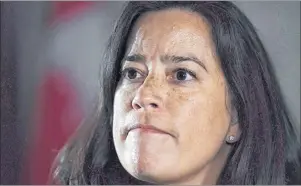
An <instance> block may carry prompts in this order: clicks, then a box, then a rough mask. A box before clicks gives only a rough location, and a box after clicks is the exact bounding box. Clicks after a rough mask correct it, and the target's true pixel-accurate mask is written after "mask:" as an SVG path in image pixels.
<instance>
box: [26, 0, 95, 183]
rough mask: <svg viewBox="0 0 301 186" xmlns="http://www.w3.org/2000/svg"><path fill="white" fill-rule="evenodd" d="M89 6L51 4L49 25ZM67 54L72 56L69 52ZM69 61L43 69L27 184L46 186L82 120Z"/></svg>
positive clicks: (78, 95)
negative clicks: (58, 156) (55, 160)
mask: <svg viewBox="0 0 301 186" xmlns="http://www.w3.org/2000/svg"><path fill="white" fill-rule="evenodd" d="M91 5H92V2H86V1H82V2H53V16H52V20H51V23H54V22H55V23H57V22H59V23H62V22H64V21H67V22H68V21H71V20H72V18H74V17H76V16H77V15H79V14H80V13H82V12H84V11H86V10H88V8H89V7H91ZM49 26H50V25H49ZM50 39H51V38H50ZM52 39H53V38H52ZM59 45H60V44H59ZM59 45H58V46H59ZM63 53H64V51H63ZM50 54H52V51H50ZM69 55H72V54H71V53H70V52H69ZM69 62H70V61H68V62H66V60H65V59H64V58H59V57H57V56H56V57H54V60H53V61H52V64H50V66H51V68H49V67H46V69H45V70H44V71H45V73H44V74H43V77H42V81H41V85H40V86H39V88H38V94H37V95H38V96H37V99H36V100H35V101H36V107H35V110H34V116H35V120H34V125H33V127H34V130H33V131H32V132H31V133H32V136H33V141H32V144H31V145H30V147H29V153H28V154H27V160H26V164H27V166H26V167H25V169H24V174H23V176H24V177H25V180H26V181H25V180H24V181H25V183H26V184H38V185H43V184H48V181H49V180H48V179H49V174H50V168H51V165H52V163H53V161H54V159H55V157H56V155H57V153H58V151H59V149H61V148H62V147H63V145H64V144H65V143H66V141H67V140H68V138H69V137H70V136H71V134H73V133H74V132H75V130H76V128H77V127H78V125H79V124H80V122H81V121H82V119H83V117H84V111H83V110H84V109H83V105H81V103H82V95H81V94H80V93H79V89H78V87H80V83H79V82H78V81H77V79H76V78H74V73H76V72H72V64H68V63H69ZM62 64H63V65H62ZM63 66H64V67H63Z"/></svg>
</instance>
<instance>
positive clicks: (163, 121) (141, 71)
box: [113, 9, 237, 184]
mask: <svg viewBox="0 0 301 186" xmlns="http://www.w3.org/2000/svg"><path fill="white" fill-rule="evenodd" d="M121 66H122V67H121V68H122V69H121V71H122V77H121V79H120V82H119V85H118V87H117V90H116V92H115V99H114V119H113V137H114V145H115V148H116V151H117V155H118V158H119V160H120V162H121V164H122V165H123V167H124V168H125V169H126V170H127V171H128V172H129V173H130V174H131V175H132V176H134V177H136V178H138V179H141V180H144V181H148V182H152V183H162V184H167V183H170V184H176V183H178V184H200V183H206V184H212V183H213V184H214V183H215V182H216V179H217V177H218V176H219V174H220V171H221V169H222V167H223V166H224V163H225V161H226V157H227V154H228V152H229V150H230V147H229V146H228V145H226V138H227V137H228V136H229V135H235V134H236V132H237V130H236V129H237V127H235V126H236V125H231V123H230V113H229V109H228V107H227V100H228V98H227V94H226V82H225V78H224V76H223V73H222V71H221V69H220V67H219V65H218V59H217V57H216V55H215V53H214V46H213V43H212V39H211V36H210V30H209V27H208V25H207V24H206V22H205V21H204V20H203V19H202V18H201V17H200V16H199V15H198V14H196V13H192V12H189V11H185V10H179V9H170V10H163V11H158V12H150V13H147V14H145V15H143V16H142V17H141V18H140V19H139V20H138V22H137V23H136V25H135V26H134V29H133V30H132V33H131V35H130V38H129V41H128V44H127V51H126V53H125V55H124V60H123V61H122V65H121Z"/></svg>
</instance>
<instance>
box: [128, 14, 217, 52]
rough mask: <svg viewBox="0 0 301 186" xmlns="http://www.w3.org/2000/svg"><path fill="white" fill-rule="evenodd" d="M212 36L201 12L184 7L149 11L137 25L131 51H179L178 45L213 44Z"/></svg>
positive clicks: (131, 37) (131, 40)
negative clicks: (181, 8)
mask: <svg viewBox="0 0 301 186" xmlns="http://www.w3.org/2000/svg"><path fill="white" fill-rule="evenodd" d="M166 23H168V24H166ZM210 38H211V37H210V32H209V27H208V24H207V23H206V21H205V20H204V19H203V18H202V17H201V16H200V15H199V14H197V13H194V12H190V11H187V10H180V9H168V10H161V11H157V12H149V13H146V14H144V15H142V16H141V17H140V18H139V19H138V21H137V22H136V24H135V25H134V29H133V31H132V33H131V34H130V37H129V40H128V46H127V48H128V49H127V53H135V52H137V51H139V52H140V53H148V54H150V53H152V54H154V53H156V52H159V51H160V52H163V53H167V52H171V51H173V52H178V51H175V50H177V48H179V50H183V48H184V47H185V48H186V49H188V48H191V47H193V48H196V47H200V45H202V48H208V47H209V48H210V46H211V42H210V40H211V39H210ZM158 42H159V43H158ZM179 45H181V46H182V47H178V46H179Z"/></svg>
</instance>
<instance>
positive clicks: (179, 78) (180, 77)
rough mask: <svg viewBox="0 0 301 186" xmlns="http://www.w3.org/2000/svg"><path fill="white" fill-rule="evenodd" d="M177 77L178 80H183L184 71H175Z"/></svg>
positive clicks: (184, 76) (184, 77)
mask: <svg viewBox="0 0 301 186" xmlns="http://www.w3.org/2000/svg"><path fill="white" fill-rule="evenodd" d="M177 79H178V80H185V79H186V72H183V71H179V72H178V73H177Z"/></svg>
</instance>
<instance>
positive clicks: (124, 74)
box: [120, 67, 197, 82]
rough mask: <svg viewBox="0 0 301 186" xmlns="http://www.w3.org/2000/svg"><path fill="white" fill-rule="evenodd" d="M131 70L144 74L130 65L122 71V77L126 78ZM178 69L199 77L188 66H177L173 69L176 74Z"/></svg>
mask: <svg viewBox="0 0 301 186" xmlns="http://www.w3.org/2000/svg"><path fill="white" fill-rule="evenodd" d="M130 70H135V71H136V72H137V73H138V74H140V75H141V76H143V73H142V72H141V71H140V70H138V69H136V68H132V67H130V68H125V69H123V70H122V71H120V75H121V77H122V78H126V75H127V73H128V72H129V71H130ZM178 71H184V72H187V73H188V74H189V75H190V76H192V77H193V78H194V79H196V78H197V76H196V73H195V72H193V71H191V70H189V69H187V68H177V69H175V70H173V71H172V73H173V74H175V73H176V72H178ZM131 81H133V80H131ZM176 81H179V82H183V81H181V80H176Z"/></svg>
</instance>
